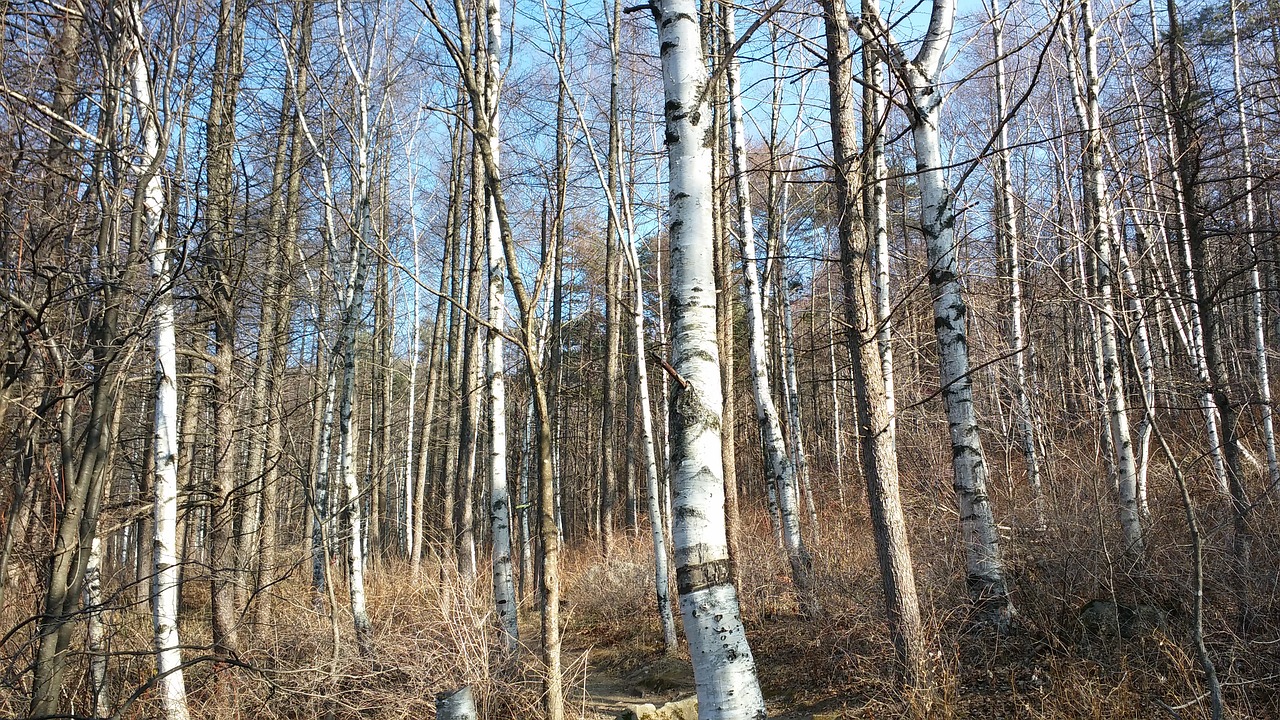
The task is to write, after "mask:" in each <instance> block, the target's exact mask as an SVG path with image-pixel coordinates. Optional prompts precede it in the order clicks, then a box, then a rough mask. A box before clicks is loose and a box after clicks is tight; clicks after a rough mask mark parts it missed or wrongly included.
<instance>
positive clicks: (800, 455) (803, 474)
mask: <svg viewBox="0 0 1280 720" xmlns="http://www.w3.org/2000/svg"><path fill="white" fill-rule="evenodd" d="M782 206H783V210H782V212H783V216H784V219H783V231H782V236H783V239H785V237H786V224H785V223H786V219H785V216H786V206H787V193H785V192H784V193H783V195H782ZM780 246H781V245H780ZM780 285H781V287H779V288H778V289H779V290H781V291H782V294H781V297H780V298H779V304H780V305H782V341H783V343H784V347H783V353H782V368H783V371H784V373H783V379H784V381H785V382H786V389H787V419H788V422H789V423H790V424H791V435H792V437H791V460H792V463H793V464H794V466H795V469H796V487H797V489H798V490H799V491H800V493H802V494H803V496H804V503H805V510H806V511H807V512H808V513H809V532H810V533H811V537H812V538H813V541H814V542H815V543H816V542H821V539H820V538H821V528H819V527H818V508H817V504H816V503H815V502H814V499H813V486H812V485H810V483H809V456H808V453H807V452H806V451H805V448H804V427H803V426H802V425H801V424H800V379H799V376H798V375H797V373H796V338H795V331H794V329H793V326H792V323H791V293H790V288H788V287H787V281H786V278H785V275H784V278H783V281H782V282H781V283H780ZM797 512H798V510H797Z"/></svg>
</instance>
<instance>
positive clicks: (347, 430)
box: [338, 186, 373, 656]
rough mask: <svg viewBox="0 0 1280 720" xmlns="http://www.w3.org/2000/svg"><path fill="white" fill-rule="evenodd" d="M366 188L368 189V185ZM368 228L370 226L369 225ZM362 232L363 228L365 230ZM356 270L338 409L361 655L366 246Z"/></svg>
mask: <svg viewBox="0 0 1280 720" xmlns="http://www.w3.org/2000/svg"><path fill="white" fill-rule="evenodd" d="M366 187H367V186H366ZM360 204H361V205H362V206H363V208H362V210H361V211H360V212H361V213H362V215H363V217H361V219H360V222H361V223H362V224H363V223H367V222H368V221H369V217H368V199H367V196H366V197H365V198H362V199H361V201H360ZM366 227H367V226H366ZM362 231H363V229H362ZM353 251H354V252H355V253H356V257H357V260H356V271H355V274H354V275H353V276H352V279H351V281H350V286H349V289H350V290H354V292H351V293H349V297H350V303H349V304H348V306H347V309H346V312H344V313H343V318H342V324H343V328H342V341H341V342H342V349H341V352H340V355H339V357H340V358H341V360H342V395H341V401H340V403H339V410H338V467H339V468H340V473H341V475H342V484H343V486H344V487H345V488H346V492H347V497H346V508H345V509H346V517H347V529H348V541H347V571H348V574H349V585H350V588H349V589H350V598H351V618H352V621H353V623H354V625H355V631H356V644H357V646H358V647H359V650H360V653H361V654H362V655H366V656H368V655H371V654H372V652H373V645H372V637H371V627H370V625H369V613H368V610H367V608H366V605H365V593H364V564H365V563H364V553H365V546H364V528H363V526H362V524H363V518H362V515H363V513H362V512H361V496H360V486H359V483H358V482H357V480H356V457H355V436H356V429H355V427H354V426H353V422H352V418H351V413H352V409H353V407H352V406H353V399H354V396H355V378H356V342H355V335H356V324H357V323H358V322H359V320H360V318H361V317H363V315H364V312H363V310H364V302H363V299H364V280H365V274H366V272H367V268H368V261H367V259H366V255H365V253H366V246H365V245H363V244H357V245H356V247H355V248H353Z"/></svg>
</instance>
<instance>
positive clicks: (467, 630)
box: [0, 452, 1280, 720]
mask: <svg viewBox="0 0 1280 720" xmlns="http://www.w3.org/2000/svg"><path fill="white" fill-rule="evenodd" d="M913 458H914V460H913V462H914V463H915V464H914V465H913V466H912V468H911V472H907V469H906V468H905V466H904V472H903V484H904V494H905V495H906V498H907V502H908V508H907V512H908V516H909V523H910V528H911V540H912V547H913V553H914V561H915V567H916V573H917V584H918V587H919V592H920V600H921V607H922V610H923V612H924V615H925V620H926V625H927V628H928V631H929V633H930V637H931V640H930V643H931V644H930V647H931V649H932V652H933V654H934V658H935V661H934V673H935V679H936V690H935V692H934V693H932V694H931V695H928V696H919V695H908V694H904V693H903V692H902V691H900V690H899V689H898V687H897V686H896V684H895V679H894V668H893V666H892V658H893V651H892V646H891V644H890V641H889V638H888V634H887V631H886V628H885V619H884V610H883V604H882V596H881V592H880V588H879V573H878V570H877V565H876V561H875V555H874V544H873V542H872V537H871V528H870V524H869V522H868V520H867V518H866V512H865V510H864V509H862V505H861V504H860V503H856V502H854V501H853V499H852V495H853V493H852V492H851V493H850V495H851V499H850V504H849V507H847V508H840V507H836V506H835V505H834V504H832V505H828V506H827V507H825V508H824V509H823V512H822V521H821V522H822V528H821V531H822V532H821V535H822V538H821V542H819V543H816V544H815V545H814V547H813V555H814V563H815V577H816V582H817V586H818V591H819V595H820V598H821V603H822V612H821V614H820V615H819V616H817V617H814V618H803V617H801V616H800V614H799V611H798V607H797V604H796V602H795V598H794V596H793V593H792V592H791V590H790V584H789V581H788V578H787V566H786V563H785V561H784V559H783V555H782V553H781V552H780V551H779V549H778V547H777V545H776V543H775V541H774V539H773V534H772V531H771V529H770V524H769V521H768V519H767V516H766V515H765V514H764V513H763V512H761V511H760V510H758V509H748V511H747V512H746V514H745V516H744V520H743V527H742V528H741V532H742V535H741V537H742V540H743V546H742V557H740V558H738V566H739V568H740V569H741V573H742V578H741V580H742V585H741V592H740V596H741V600H742V610H743V618H744V620H745V622H746V624H747V628H748V635H749V638H750V641H751V644H752V648H753V650H754V652H755V654H756V658H757V662H758V668H759V673H760V678H761V681H762V683H763V686H764V689H765V694H766V697H767V698H768V700H769V703H770V710H771V713H772V714H774V715H776V716H784V717H804V716H805V714H806V713H812V712H815V711H822V712H831V713H836V714H838V715H842V716H844V717H856V718H889V717H893V718H897V717H927V718H1045V719H1047V720H1058V719H1060V720H1067V719H1069V718H1071V719H1074V718H1099V719H1104V718H1105V719H1115V720H1124V719H1130V718H1133V719H1137V718H1174V717H1176V718H1184V719H1190V718H1205V717H1208V710H1207V707H1206V704H1205V703H1203V702H1196V700H1197V698H1199V697H1200V696H1201V695H1202V693H1203V689H1202V688H1203V680H1202V677H1201V672H1200V668H1199V666H1198V664H1197V663H1196V661H1195V659H1194V656H1193V654H1192V652H1191V645H1190V641H1189V622H1190V617H1189V615H1190V608H1191V598H1190V595H1189V592H1188V580H1187V578H1188V575H1189V568H1188V558H1187V543H1186V532H1185V528H1184V527H1183V521H1182V516H1181V509H1180V507H1179V506H1178V505H1177V504H1176V497H1175V496H1174V495H1173V494H1172V493H1173V488H1172V485H1171V483H1169V482H1168V481H1167V480H1166V479H1165V478H1163V477H1162V476H1160V475H1159V473H1158V472H1156V469H1153V474H1152V481H1151V482H1152V504H1153V508H1154V509H1155V517H1154V518H1153V519H1152V522H1151V523H1150V525H1149V527H1150V528H1151V531H1150V544H1149V548H1150V555H1151V557H1150V561H1149V564H1148V565H1147V566H1146V567H1145V568H1144V569H1143V571H1142V572H1136V571H1133V570H1132V569H1131V568H1128V567H1126V566H1125V565H1124V564H1123V563H1122V562H1121V561H1120V559H1119V558H1118V557H1116V554H1115V552H1114V549H1113V548H1112V547H1110V546H1109V544H1108V542H1109V541H1110V540H1111V539H1112V538H1114V536H1115V531H1114V523H1113V520H1112V518H1111V517H1110V516H1109V514H1108V512H1107V511H1106V510H1104V511H1102V512H1101V513H1100V512H1099V511H1098V510H1097V508H1098V507H1103V508H1107V507H1109V504H1108V497H1109V496H1108V489H1107V488H1106V487H1105V482H1106V481H1105V477H1097V478H1095V477H1094V476H1091V475H1088V474H1087V473H1084V472H1083V469H1082V468H1079V469H1078V468H1071V467H1066V466H1065V465H1060V466H1059V467H1058V468H1057V473H1058V474H1057V476H1056V477H1059V478H1062V477H1072V478H1075V480H1074V481H1073V482H1070V483H1068V482H1064V481H1061V480H1059V481H1057V482H1055V483H1053V485H1052V496H1051V505H1050V509H1051V517H1050V518H1049V530H1046V531H1036V530H1034V529H1031V528H1032V525H1033V523H1032V522H1031V516H1030V512H1029V503H1028V502H1027V498H1026V497H1024V493H1023V491H1022V490H1021V489H1017V488H1016V487H1015V488H1011V487H1010V486H1009V485H1008V484H1007V483H1005V484H1002V485H1001V486H1000V487H995V488H992V490H993V498H994V502H995V504H996V507H997V511H998V514H999V517H1000V518H1001V519H1002V522H1004V523H1005V524H1004V526H1003V528H1004V530H1003V532H1004V535H1005V549H1006V559H1007V561H1008V564H1009V566H1010V568H1011V570H1012V572H1013V573H1014V579H1015V598H1014V601H1015V604H1016V605H1017V608H1018V612H1019V619H1020V629H1019V631H1018V632H1016V633H1014V634H1011V635H1006V636H996V635H994V634H991V633H990V632H988V631H986V630H983V629H981V628H974V627H972V626H971V625H970V623H969V622H968V616H967V611H966V607H967V605H966V600H965V598H966V594H965V588H964V580H963V558H962V557H961V554H960V545H959V538H958V527H957V522H956V515H955V511H954V509H953V508H952V507H951V505H950V491H949V488H948V487H947V486H946V483H945V482H943V481H941V480H938V478H943V479H949V469H948V468H947V467H946V466H945V465H943V464H942V463H944V462H945V458H944V457H941V455H940V454H938V453H925V452H919V453H917V454H916V455H915V456H913ZM1083 464H1084V463H1082V465H1083ZM815 480H816V481H817V482H819V483H822V482H825V481H826V479H824V478H815ZM1197 498H1198V501H1199V502H1200V503H1201V506H1202V508H1203V510H1202V511H1201V521H1202V523H1203V525H1204V526H1205V528H1206V537H1205V543H1206V553H1207V557H1206V561H1207V563H1208V567H1209V575H1208V578H1207V582H1206V602H1207V615H1206V634H1207V639H1208V643H1209V647H1210V651H1211V652H1212V654H1213V657H1214V659H1215V661H1216V663H1217V666H1218V671H1219V674H1220V676H1221V677H1222V679H1223V681H1224V685H1225V690H1226V694H1227V697H1226V699H1227V702H1228V706H1229V707H1230V708H1231V709H1232V710H1233V711H1234V713H1235V714H1236V716H1237V717H1250V718H1280V680H1278V679H1280V642H1275V638H1276V637H1277V636H1280V620H1278V618H1277V606H1276V601H1275V599H1276V593H1277V590H1276V583H1277V578H1276V573H1275V572H1274V569H1275V567H1276V563H1275V560H1276V558H1278V557H1280V536H1278V535H1277V533H1275V532H1274V531H1270V532H1266V533H1260V534H1259V535H1258V537H1257V539H1256V542H1255V546H1254V564H1255V567H1256V568H1257V572H1256V574H1255V575H1254V576H1253V577H1251V578H1250V579H1249V581H1250V583H1251V588H1252V591H1253V597H1254V600H1255V603H1256V605H1257V609H1258V611H1259V620H1258V624H1257V626H1256V627H1255V628H1254V629H1253V631H1252V633H1251V634H1250V635H1249V636H1248V638H1247V639H1245V638H1242V637H1240V636H1238V635H1237V634H1235V633H1234V632H1232V630H1231V629H1232V614H1233V595H1232V591H1233V588H1234V587H1235V578H1234V577H1233V576H1231V575H1230V574H1229V572H1228V568H1229V567H1230V565H1229V563H1228V562H1227V558H1226V556H1225V548H1227V547H1228V544H1227V543H1228V541H1229V539H1230V523H1229V518H1228V517H1227V516H1226V515H1225V511H1224V510H1223V509H1222V507H1221V504H1220V503H1218V502H1217V501H1216V499H1215V498H1214V496H1213V493H1212V490H1211V489H1210V488H1207V487H1201V488H1198V489H1197ZM1274 520H1275V509H1274V508H1272V507H1270V506H1260V507H1259V509H1258V517H1257V522H1256V523H1255V527H1258V528H1272V527H1274V526H1275V522H1274ZM618 538H619V540H618V545H617V549H616V552H615V554H614V555H613V557H611V558H609V559H608V560H605V559H603V558H602V557H600V554H599V550H598V549H597V546H596V544H595V543H594V542H583V543H579V544H578V545H576V546H574V547H570V548H567V549H566V552H565V553H564V557H563V567H564V596H565V600H566V605H565V608H564V610H563V621H564V629H565V647H566V652H565V666H566V671H567V675H568V682H567V684H568V688H567V692H566V696H567V697H566V699H567V702H568V706H569V709H570V711H571V715H573V716H575V717H581V716H584V715H586V714H588V713H587V710H586V707H587V703H586V702H585V699H584V694H583V693H584V688H585V687H586V685H587V684H586V682H585V680H584V677H585V675H586V674H587V673H588V672H592V673H600V674H602V675H603V676H608V677H610V678H614V679H618V680H619V682H625V681H627V680H626V679H628V678H633V677H635V676H636V674H637V673H638V672H641V671H642V669H643V668H645V667H648V666H651V665H653V664H654V663H655V662H656V661H657V660H658V658H660V656H661V650H662V648H661V640H660V632H659V627H658V622H657V616H656V613H655V611H654V606H653V603H654V600H653V592H652V577H653V574H652V573H653V570H652V568H653V565H652V560H651V558H650V553H651V549H650V544H649V540H648V535H647V533H646V532H643V531H641V532H639V533H637V534H634V535H633V534H631V533H626V532H623V533H619V535H618ZM296 560H301V558H296ZM428 568H429V569H428V571H427V576H426V577H424V578H421V579H420V580H419V581H416V582H414V581H411V580H410V579H409V578H408V570H407V568H405V567H403V566H401V565H399V564H396V563H383V564H380V565H378V566H377V567H375V568H374V569H373V570H372V572H370V573H369V574H368V577H369V578H370V582H369V587H368V596H369V608H370V612H371V615H372V620H373V627H374V628H375V633H376V636H375V638H374V645H375V654H374V658H373V659H368V658H362V657H360V656H359V655H358V654H357V653H356V652H355V650H354V642H352V637H351V620H350V616H349V613H348V612H347V609H346V595H345V592H346V589H345V587H339V588H336V591H337V592H336V597H337V599H338V602H337V605H338V608H337V611H336V612H337V615H336V618H334V622H336V625H337V627H338V630H339V633H340V640H339V646H338V651H337V652H336V653H335V652H334V646H333V636H332V627H333V625H332V623H331V619H330V616H329V615H328V614H327V612H326V613H324V614H318V613H316V612H315V611H314V610H313V605H312V597H311V593H310V589H309V588H308V587H307V585H306V582H305V578H306V575H307V573H305V572H295V573H294V574H293V575H292V576H290V577H289V578H287V579H286V580H285V581H283V582H282V583H280V584H279V585H278V586H276V587H275V588H273V591H272V592H273V600H274V604H275V613H274V621H273V623H272V624H270V625H268V626H265V627H253V626H248V625H246V626H245V627H244V628H243V630H242V640H243V642H244V643H245V645H246V649H245V651H244V653H243V654H242V656H241V658H240V660H242V661H243V663H242V664H239V665H237V664H227V663H216V662H198V663H196V664H194V665H193V666H192V667H191V668H190V669H189V670H188V671H187V683H188V688H189V689H190V692H191V705H192V710H193V716H194V717H196V718H228V719H234V718H251V719H252V720H273V719H276V718H280V719H294V718H297V719H302V718H321V717H331V718H334V719H335V720H344V719H347V718H357V717H359V718H409V717H413V718H419V717H432V716H433V714H434V697H435V695H436V694H437V693H439V692H442V691H445V690H448V689H452V688H454V687H457V686H459V685H461V684H464V683H467V684H471V685H472V686H473V687H474V688H475V690H476V692H477V697H478V699H479V701H480V702H481V705H482V713H483V715H484V716H485V717H491V718H509V717H536V716H539V715H540V712H539V711H538V709H537V708H538V702H539V699H540V697H539V693H540V683H539V682H538V677H539V676H538V663H537V661H536V657H537V653H536V651H535V646H536V643H537V637H538V633H537V627H538V618H537V613H536V611H535V609H534V608H532V607H531V606H530V605H529V604H528V603H526V604H525V605H524V606H523V608H522V610H523V616H522V633H523V635H524V638H525V642H526V644H527V645H528V646H529V648H528V650H529V651H528V652H525V653H524V654H523V658H524V659H523V660H522V661H520V664H517V665H507V666H503V667H495V666H494V665H493V660H492V656H491V651H490V642H491V638H492V636H493V632H494V629H493V618H492V616H491V613H490V611H489V603H490V598H489V593H488V590H487V587H486V586H487V576H484V575H482V576H481V578H480V579H479V580H478V581H477V582H476V583H475V585H474V586H472V585H471V584H469V583H467V582H465V581H463V580H462V579H460V578H459V577H457V575H456V574H455V573H452V572H443V571H442V570H441V569H440V565H439V564H436V565H434V566H432V565H428ZM189 580H190V581H189V582H188V584H187V587H186V593H187V594H186V598H185V605H184V616H183V627H182V629H183V633H184V634H183V637H184V641H185V642H186V643H187V644H188V645H189V646H191V649H189V650H188V651H187V652H186V653H185V654H186V657H188V658H193V657H198V656H200V655H201V654H202V653H203V652H204V651H203V650H201V649H200V648H202V647H208V644H209V637H208V625H207V606H206V603H207V586H206V585H205V584H204V583H203V582H201V581H200V579H199V578H191V579H189ZM11 591H12V589H11ZM10 597H11V598H13V601H12V602H11V603H7V605H8V606H7V607H5V608H3V609H0V621H2V622H3V623H4V627H5V628H6V629H8V628H12V627H14V625H15V624H16V623H17V622H19V621H20V620H21V619H22V618H26V617H30V615H31V613H32V612H33V611H34V609H35V601H34V599H33V597H32V595H31V592H30V589H29V588H28V589H27V590H26V592H13V593H12V594H11V595H10ZM1112 597H1114V598H1115V599H1117V600H1118V601H1120V602H1126V603H1139V602H1141V603H1146V604H1152V605H1156V606H1158V607H1160V608H1162V609H1164V610H1167V611H1168V612H1169V621H1168V624H1167V627H1166V628H1165V629H1164V631H1163V632H1160V633H1155V634H1151V635H1148V636H1146V637H1139V638H1134V639H1132V640H1128V641H1126V640H1121V639H1118V638H1114V637H1102V636H1097V635H1092V634H1090V633H1088V632H1086V631H1085V630H1084V628H1083V627H1082V626H1081V625H1080V623H1079V621H1078V611H1079V609H1080V608H1081V607H1082V606H1083V605H1084V604H1085V603H1086V602H1087V601H1088V600H1090V599H1093V598H1112ZM117 604H118V605H124V604H123V603H117ZM108 622H109V627H110V628H111V633H112V636H111V649H112V652H113V653H114V654H113V656H112V661H111V663H112V674H113V675H112V679H113V688H114V690H115V692H114V696H115V697H116V698H117V700H119V699H122V698H124V697H126V696H127V695H128V694H129V693H131V692H133V691H134V689H136V688H138V687H140V686H142V685H143V684H144V683H146V682H147V680H148V679H149V678H150V675H151V672H152V664H151V659H150V656H149V654H148V651H149V647H150V632H151V629H150V620H149V618H148V617H147V615H146V614H145V608H143V607H137V606H123V607H118V608H116V609H113V610H111V611H110V617H109V619H108ZM77 632H78V633H81V634H82V633H83V628H79V629H78V630H77ZM30 636H31V626H29V625H28V626H24V627H22V628H20V629H18V630H16V631H15V632H14V633H12V635H11V637H10V638H9V639H8V640H7V641H6V643H5V645H4V646H3V651H4V654H5V655H6V656H7V657H8V658H9V662H8V663H7V664H6V666H5V667H3V668H0V716H4V717H9V716H21V715H22V714H23V712H24V711H25V708H26V692H27V691H28V685H27V683H29V682H30V679H29V678H30V675H29V672H27V669H28V667H29V666H28V663H29V662H30V657H31V648H30V646H29V645H24V644H23V643H29V642H30ZM82 646H83V638H82V637H80V636H78V637H76V638H74V639H73V641H72V648H73V650H75V651H76V652H78V648H80V647H82ZM83 668H84V657H83V656H82V655H76V656H74V657H73V658H72V671H71V673H70V674H69V675H68V678H69V681H68V687H67V693H68V699H69V702H68V707H69V709H70V710H71V711H72V712H76V713H82V714H83V713H87V712H88V708H87V707H86V706H85V705H84V702H85V698H87V697H88V694H89V693H88V690H87V688H86V687H85V679H84V675H85V673H84V670H83ZM157 713H158V710H157V707H156V705H155V699H154V698H153V697H152V696H151V695H150V694H148V693H145V692H144V693H141V694H140V696H139V697H138V698H137V700H136V701H135V702H134V703H133V704H132V705H131V706H130V707H129V708H128V710H127V711H126V712H125V713H124V717H127V718H146V717H156V716H157Z"/></svg>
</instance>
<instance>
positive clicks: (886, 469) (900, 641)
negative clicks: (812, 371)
mask: <svg viewBox="0 0 1280 720" xmlns="http://www.w3.org/2000/svg"><path fill="white" fill-rule="evenodd" d="M863 9H864V12H865V11H866V9H867V5H865V4H864V5H863ZM823 13H824V20H825V24H826V41H827V58H828V61H827V72H828V90H829V92H830V97H831V110H830V113H831V145H832V151H833V154H834V159H835V190H836V205H837V207H840V208H843V212H841V213H840V215H839V216H838V221H839V226H838V230H839V234H840V268H841V271H842V274H843V280H844V303H845V305H844V315H845V321H846V323H847V324H848V326H849V336H848V343H849V353H850V359H851V360H852V364H853V386H854V401H855V402H854V409H855V419H856V422H857V428H858V441H859V444H860V445H861V459H862V474H863V477H864V479H865V480H866V484H867V499H868V502H869V503H870V510H871V525H872V530H873V532H874V537H875V545H876V558H877V560H878V561H879V565H880V582H881V586H882V588H883V589H884V595H885V607H886V610H887V614H888V620H889V635H890V637H891V638H892V639H893V646H894V651H895V654H896V656H897V661H898V670H899V673H900V676H901V677H902V680H903V682H904V684H905V685H906V686H907V687H910V688H924V687H926V686H927V685H928V684H929V671H928V666H927V655H926V651H925V643H924V629H923V627H922V624H921V621H920V605H919V600H918V599H917V597H916V583H915V573H914V570H913V569H912V566H911V546H910V540H909V539H908V538H907V524H906V519H905V518H904V516H903V512H902V499H901V497H900V495H899V489H898V458H897V448H896V447H895V439H894V432H893V418H892V416H891V415H890V413H889V404H888V398H887V396H886V394H885V379H884V375H883V373H884V365H883V364H882V362H881V361H882V357H883V356H882V355H881V352H880V345H879V343H878V342H877V341H876V338H877V327H878V325H879V323H878V313H877V303H876V296H875V294H874V293H873V291H872V284H871V276H872V268H873V265H872V264H871V262H870V260H871V253H872V249H871V247H870V243H869V239H870V238H869V237H868V235H867V234H866V233H863V232H859V229H860V228H858V221H859V218H858V217H857V216H856V215H855V214H854V212H853V209H854V208H855V207H856V204H855V203H854V202H853V198H856V197H857V196H858V188H857V187H856V185H855V181H856V177H857V176H856V175H855V174H854V168H853V161H854V157H855V152H854V149H853V139H854V133H855V130H854V116H853V97H852V94H853V93H852V77H853V71H852V68H851V65H852V57H851V56H852V53H851V52H850V49H849V17H848V15H847V14H846V12H845V9H844V5H843V4H841V3H838V2H836V1H835V0H825V2H824V3H823Z"/></svg>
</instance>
